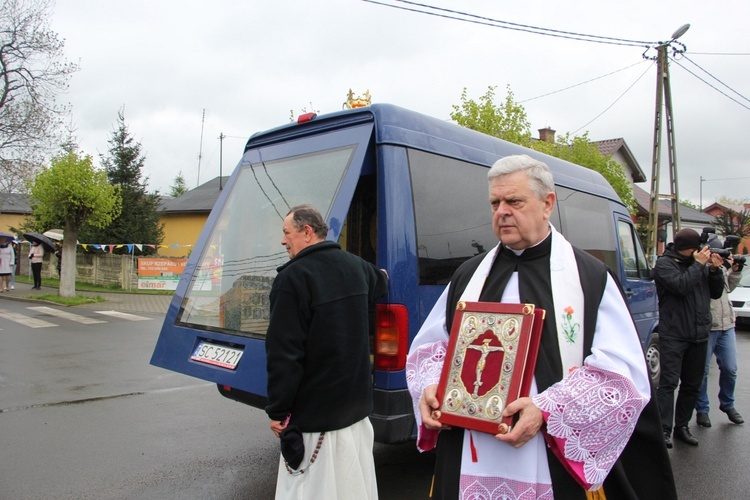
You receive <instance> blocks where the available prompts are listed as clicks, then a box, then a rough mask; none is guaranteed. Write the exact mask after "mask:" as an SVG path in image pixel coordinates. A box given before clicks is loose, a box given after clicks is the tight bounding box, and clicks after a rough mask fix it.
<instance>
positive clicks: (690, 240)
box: [674, 227, 701, 251]
mask: <svg viewBox="0 0 750 500" xmlns="http://www.w3.org/2000/svg"><path fill="white" fill-rule="evenodd" d="M699 246H701V235H700V234H698V232H697V231H696V230H695V229H690V228H687V227H686V228H685V229H680V230H679V231H677V234H675V235H674V249H675V250H677V251H680V250H688V249H693V248H698V247H699Z"/></svg>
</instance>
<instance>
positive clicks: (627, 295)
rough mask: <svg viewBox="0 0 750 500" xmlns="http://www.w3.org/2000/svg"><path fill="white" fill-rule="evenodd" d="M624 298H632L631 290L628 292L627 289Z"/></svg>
mask: <svg viewBox="0 0 750 500" xmlns="http://www.w3.org/2000/svg"><path fill="white" fill-rule="evenodd" d="M625 296H626V297H627V298H630V297H632V296H633V290H630V289H628V290H625Z"/></svg>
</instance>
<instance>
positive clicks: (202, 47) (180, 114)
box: [51, 0, 750, 206]
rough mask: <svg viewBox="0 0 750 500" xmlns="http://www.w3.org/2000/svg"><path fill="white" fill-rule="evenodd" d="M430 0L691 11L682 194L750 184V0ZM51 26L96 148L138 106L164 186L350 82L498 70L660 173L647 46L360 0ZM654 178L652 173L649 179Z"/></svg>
mask: <svg viewBox="0 0 750 500" xmlns="http://www.w3.org/2000/svg"><path fill="white" fill-rule="evenodd" d="M378 1H381V0H378ZM382 3H386V4H391V5H396V6H400V7H409V5H407V4H404V3H399V2H397V1H395V0H382ZM423 3H424V4H429V5H433V6H439V7H444V8H450V9H455V10H459V11H463V12H467V13H470V14H474V15H479V16H484V17H487V18H492V19H497V20H502V21H508V22H512V23H518V24H523V25H531V26H537V27H543V28H549V29H554V30H560V31H565V32H573V33H582V34H591V35H599V36H607V37H612V38H618V39H626V40H643V41H649V42H658V41H664V40H669V39H670V38H671V35H672V33H673V32H674V31H675V30H676V29H677V28H679V27H680V26H682V25H683V24H685V23H690V25H691V27H690V30H689V31H688V32H687V33H686V34H685V35H684V36H683V37H682V38H681V39H680V41H681V42H683V43H684V44H685V45H686V46H687V52H686V54H685V55H686V56H687V57H688V58H689V60H687V59H680V60H679V61H678V62H679V65H678V64H677V63H675V62H672V63H671V64H670V77H671V88H672V100H673V107H674V127H675V135H676V146H677V170H678V177H679V194H680V198H681V199H690V200H692V201H693V202H694V203H696V204H697V203H699V202H700V201H702V202H703V206H707V205H709V204H710V203H712V202H713V201H715V200H716V199H717V198H718V197H720V196H723V195H726V196H729V197H731V198H735V199H747V198H750V169H748V164H749V163H750V162H748V159H747V157H748V149H749V148H748V140H747V137H748V133H749V132H750V130H748V128H749V126H750V101H748V97H750V36H748V28H747V24H746V23H747V21H748V19H750V2H748V1H747V0H731V1H719V2H707V1H705V0H699V1H696V0H679V1H677V0H662V1H659V2H654V1H653V0H631V1H625V2H602V1H601V0H598V1H596V0H576V1H566V0H562V1H561V0H555V1H552V0H537V1H534V2H508V1H501V0H469V1H457V0H453V1H448V0H424V1H423ZM51 28H52V29H53V30H54V31H56V32H57V33H58V34H59V35H60V37H61V38H64V39H65V41H66V43H65V54H66V57H67V59H68V60H70V61H74V62H75V61H79V62H80V67H81V69H80V71H79V72H78V73H76V74H75V75H74V76H73V78H72V80H71V84H70V91H69V93H68V94H67V95H66V96H64V100H65V101H69V102H70V104H71V105H72V110H73V123H74V125H75V127H76V129H77V131H76V135H77V137H78V139H79V143H80V146H81V148H82V149H83V151H84V152H86V153H89V154H91V155H93V156H94V157H96V158H98V156H99V154H101V153H106V151H107V140H108V138H109V136H110V134H111V131H112V130H113V127H114V125H115V122H116V119H117V112H118V110H119V109H120V108H123V107H124V111H125V120H126V124H127V125H128V127H129V128H130V131H131V133H132V135H133V136H134V137H135V139H136V140H138V141H140V142H141V144H142V146H143V152H144V154H145V156H146V163H145V165H146V166H145V172H144V173H145V175H147V176H148V177H149V189H150V190H157V189H158V190H160V191H161V192H162V193H168V192H169V190H170V187H171V186H172V185H173V183H174V178H175V176H176V175H177V174H178V172H180V171H181V172H182V173H183V175H184V176H185V178H186V180H187V183H188V187H190V188H193V187H195V186H196V185H197V184H198V183H204V182H207V181H208V180H210V179H212V178H214V177H216V176H217V175H219V166H220V165H219V164H220V162H219V151H220V148H219V139H218V137H219V134H220V133H223V134H224V135H225V136H227V137H226V139H224V143H223V144H224V147H223V173H224V175H229V174H230V173H231V172H232V170H233V169H234V166H235V165H236V164H237V162H238V161H239V159H240V156H241V154H242V149H243V146H244V143H245V141H246V140H247V138H248V137H249V136H250V135H251V134H253V133H255V132H258V131H262V130H266V129H269V128H273V127H276V126H279V125H283V124H285V123H288V121H289V117H290V111H291V110H294V113H295V115H296V114H299V113H300V112H302V111H303V110H307V111H310V110H315V111H317V112H319V113H327V112H333V111H338V110H340V109H341V107H342V103H343V102H344V101H345V99H346V94H347V92H348V90H349V88H351V89H353V90H354V91H355V93H362V92H364V91H365V90H368V89H369V90H370V93H371V94H372V99H373V102H382V103H392V104H396V105H399V106H402V107H406V108H410V109H413V110H416V111H419V112H422V113H425V114H428V115H431V116H435V117H438V118H443V119H446V120H447V119H449V115H450V112H451V110H452V108H451V105H453V104H458V103H460V96H461V92H462V90H463V88H464V87H466V88H467V91H468V95H469V97H471V98H474V99H478V98H479V97H480V96H481V95H483V94H484V93H485V92H486V90H487V87H488V86H490V85H494V86H498V90H497V95H498V98H499V99H498V100H502V99H503V98H504V96H505V88H506V86H508V85H509V86H510V87H511V89H512V91H513V92H514V94H515V98H516V100H517V101H520V102H521V103H522V104H523V105H524V107H525V108H526V111H527V113H528V119H529V121H530V123H531V128H532V130H533V131H534V135H537V132H536V130H537V129H539V128H543V127H551V128H553V129H555V130H557V133H558V134H564V133H567V132H571V133H575V135H581V134H583V133H584V132H585V131H588V132H589V137H590V138H591V139H593V140H604V139H612V138H618V137H622V138H624V139H625V141H626V142H627V144H628V145H629V147H630V148H631V150H632V151H633V153H634V154H635V156H636V159H637V161H638V162H639V164H640V166H641V168H642V169H643V171H644V172H645V173H646V175H647V177H649V179H650V177H651V163H652V150H653V136H654V105H655V95H656V69H655V66H654V63H653V62H651V61H647V60H645V59H644V58H643V57H642V53H643V52H644V50H645V49H644V48H641V47H636V46H623V45H616V44H601V43H590V42H582V41H575V40H570V39H565V38H560V37H549V36H541V35H538V34H531V33H527V32H523V31H517V30H508V29H500V28H496V27H490V26H485V25H480V24H476V23H467V22H461V21H456V20H452V19H447V18H445V17H437V16H429V15H425V14H419V13H414V12H409V11H405V10H401V9H396V8H391V7H386V6H382V5H377V4H374V3H369V2H365V1H362V0H315V1H288V0H273V1H257V0H256V1H243V2H241V1H236V0H235V1H229V0H215V1H211V2H208V1H203V2H201V1H196V0H181V1H180V2H173V1H170V2H167V1H159V0H138V1H136V0H121V1H119V2H109V1H101V0H57V5H56V6H55V9H54V12H53V14H52V17H51ZM707 53H721V54H742V55H709V54H707ZM648 55H652V56H653V55H655V52H654V51H649V54H648ZM691 61H692V62H691ZM693 63H695V64H697V66H696V65H694V64H693ZM681 65H682V66H681ZM701 68H702V69H701ZM686 69H687V70H690V71H692V72H693V73H694V74H695V75H697V76H699V77H701V78H702V79H703V80H705V81H707V82H709V83H710V84H711V85H713V86H714V87H717V88H719V89H720V90H721V91H722V92H724V93H726V94H728V95H730V96H731V97H732V98H733V99H734V100H735V101H738V102H735V101H733V100H731V99H729V98H728V97H726V96H724V95H722V94H721V93H719V92H718V91H717V90H715V89H713V88H711V87H710V86H708V85H707V84H706V83H704V82H702V81H701V80H699V79H698V78H697V77H696V76H694V75H693V74H691V73H689V72H688V71H687V70H686ZM620 70H621V71H620ZM704 70H705V72H704ZM613 72H614V74H612V75H610V76H607V77H604V78H598V77H601V76H603V75H606V74H609V73H613ZM597 78H598V79H597ZM714 78H715V79H714ZM592 79H596V80H594V81H591V82H589V83H586V84H583V85H578V84H581V83H583V82H586V81H589V80H592ZM717 79H718V81H717ZM571 86H575V87H574V88H572V89H569V90H565V91H562V92H556V91H558V90H561V89H564V88H567V87H571ZM735 92H736V93H735ZM548 93H552V94H551V95H548V96H546V97H541V98H537V99H534V98H536V97H538V96H542V95H545V94H548ZM738 94H739V95H738ZM203 110H205V121H204V122H203V125H202V114H203ZM599 115H601V116H599ZM597 117H598V118H597ZM592 120H593V121H592ZM201 129H202V130H203V132H202V134H201ZM663 137H664V149H663V153H662V157H663V158H664V160H663V162H662V167H661V177H662V179H663V182H662V188H661V192H662V193H665V192H667V193H668V192H669V184H668V182H667V181H668V178H669V170H668V167H667V164H666V158H667V150H666V132H665V135H664V136H663ZM201 138H202V148H201ZM199 153H201V159H200V162H199ZM199 164H200V170H199ZM701 176H702V177H703V178H704V179H705V181H704V182H703V183H702V184H703V193H702V200H701V196H700V186H701V182H700V178H701ZM641 187H643V188H644V189H645V190H647V191H648V190H649V189H650V184H649V183H643V184H641Z"/></svg>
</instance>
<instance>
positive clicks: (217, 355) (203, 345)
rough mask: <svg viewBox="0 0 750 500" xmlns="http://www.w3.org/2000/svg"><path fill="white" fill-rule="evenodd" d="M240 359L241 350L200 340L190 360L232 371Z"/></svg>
mask: <svg viewBox="0 0 750 500" xmlns="http://www.w3.org/2000/svg"><path fill="white" fill-rule="evenodd" d="M241 358H242V349H236V348H234V347H227V346H223V345H218V344H212V343H211V342H206V341H205V340H201V341H200V342H198V347H196V348H195V350H194V351H193V355H192V356H190V359H193V360H195V361H199V362H201V363H207V364H209V365H214V366H220V367H222V368H228V369H230V370H234V369H235V368H237V364H238V363H239V362H240V359H241Z"/></svg>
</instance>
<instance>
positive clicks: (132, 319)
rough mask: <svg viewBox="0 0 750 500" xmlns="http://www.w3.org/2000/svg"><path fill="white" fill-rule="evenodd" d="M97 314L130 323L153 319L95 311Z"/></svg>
mask: <svg viewBox="0 0 750 500" xmlns="http://www.w3.org/2000/svg"><path fill="white" fill-rule="evenodd" d="M94 312H95V313H97V314H104V315H106V316H113V317H115V318H121V319H126V320H128V321H147V320H149V319H151V318H146V317H144V316H136V315H135V314H128V313H124V312H120V311H94Z"/></svg>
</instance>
